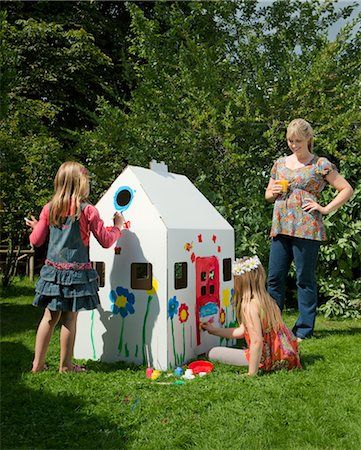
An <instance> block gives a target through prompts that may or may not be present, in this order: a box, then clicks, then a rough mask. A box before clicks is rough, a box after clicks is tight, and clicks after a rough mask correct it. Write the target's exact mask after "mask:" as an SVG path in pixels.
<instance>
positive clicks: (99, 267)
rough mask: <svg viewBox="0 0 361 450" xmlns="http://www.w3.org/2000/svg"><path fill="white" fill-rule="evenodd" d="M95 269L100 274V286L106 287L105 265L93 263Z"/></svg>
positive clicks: (99, 262)
mask: <svg viewBox="0 0 361 450" xmlns="http://www.w3.org/2000/svg"><path fill="white" fill-rule="evenodd" d="M92 265H93V269H95V270H96V271H97V272H98V286H99V287H104V285H105V263H104V262H101V261H93V262H92Z"/></svg>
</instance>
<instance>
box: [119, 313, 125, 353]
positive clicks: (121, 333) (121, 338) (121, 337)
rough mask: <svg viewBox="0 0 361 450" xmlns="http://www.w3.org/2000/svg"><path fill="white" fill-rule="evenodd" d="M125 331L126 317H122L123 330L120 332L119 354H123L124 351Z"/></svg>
mask: <svg viewBox="0 0 361 450" xmlns="http://www.w3.org/2000/svg"><path fill="white" fill-rule="evenodd" d="M123 331H124V317H122V328H121V330H120V337H119V345H118V350H119V353H122V350H123Z"/></svg>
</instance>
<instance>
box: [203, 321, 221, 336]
mask: <svg viewBox="0 0 361 450" xmlns="http://www.w3.org/2000/svg"><path fill="white" fill-rule="evenodd" d="M202 329H203V330H205V331H207V332H208V333H209V334H215V332H216V330H218V328H217V327H215V326H213V325H212V324H211V323H209V322H206V323H202Z"/></svg>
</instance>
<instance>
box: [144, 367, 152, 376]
mask: <svg viewBox="0 0 361 450" xmlns="http://www.w3.org/2000/svg"><path fill="white" fill-rule="evenodd" d="M152 374H153V369H152V368H151V367H148V368H147V370H146V371H145V375H146V377H147V378H152Z"/></svg>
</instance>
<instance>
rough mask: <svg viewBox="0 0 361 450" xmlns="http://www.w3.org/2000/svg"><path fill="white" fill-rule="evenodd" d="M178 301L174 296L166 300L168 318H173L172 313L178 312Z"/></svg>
mask: <svg viewBox="0 0 361 450" xmlns="http://www.w3.org/2000/svg"><path fill="white" fill-rule="evenodd" d="M178 306H179V302H178V300H177V297H176V296H174V297H172V298H170V299H169V300H168V316H169V318H170V319H173V317H174V315H175V314H177V312H178Z"/></svg>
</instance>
